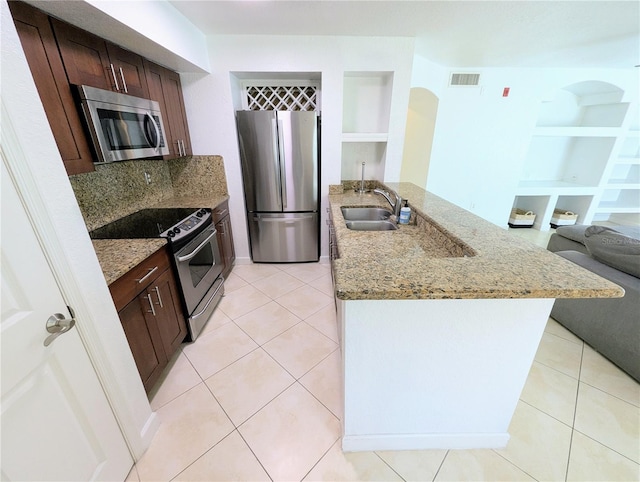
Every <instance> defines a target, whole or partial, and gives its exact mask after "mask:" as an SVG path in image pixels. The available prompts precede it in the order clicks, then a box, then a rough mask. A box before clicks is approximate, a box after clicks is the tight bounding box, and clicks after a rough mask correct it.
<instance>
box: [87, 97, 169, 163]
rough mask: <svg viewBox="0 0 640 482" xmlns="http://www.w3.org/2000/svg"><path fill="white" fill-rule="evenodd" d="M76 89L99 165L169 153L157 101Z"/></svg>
mask: <svg viewBox="0 0 640 482" xmlns="http://www.w3.org/2000/svg"><path fill="white" fill-rule="evenodd" d="M77 89H78V94H79V96H80V102H81V105H82V111H83V113H84V117H85V120H86V121H87V125H88V127H89V132H90V134H91V140H92V141H93V147H94V149H95V151H96V155H97V156H98V162H113V161H124V160H127V159H141V158H149V157H157V156H163V155H167V154H169V148H168V146H167V141H166V138H165V130H164V124H163V123H162V114H161V113H160V105H159V104H158V103H157V102H156V101H154V100H149V99H142V98H140V97H134V96H131V95H126V94H120V93H118V92H112V91H109V90H103V89H97V88H95V87H89V86H87V85H79V86H77Z"/></svg>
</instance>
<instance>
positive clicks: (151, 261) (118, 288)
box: [109, 248, 171, 310]
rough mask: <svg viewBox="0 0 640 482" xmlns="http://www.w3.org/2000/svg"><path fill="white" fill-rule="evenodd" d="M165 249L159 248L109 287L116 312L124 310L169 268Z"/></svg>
mask: <svg viewBox="0 0 640 482" xmlns="http://www.w3.org/2000/svg"><path fill="white" fill-rule="evenodd" d="M170 265H171V263H170V260H169V254H168V253H167V248H161V249H159V250H158V251H156V252H155V253H153V254H152V255H151V256H149V257H148V258H147V259H145V260H144V261H143V262H142V263H140V264H139V265H138V266H136V267H135V268H133V269H131V270H130V271H129V272H128V273H126V274H124V275H122V276H121V277H120V278H118V279H117V280H115V281H114V282H113V283H111V284H110V285H109V291H110V292H111V297H112V298H113V302H114V303H115V305H116V309H117V310H121V309H122V308H124V307H125V306H126V305H127V303H129V302H130V301H131V300H132V299H133V298H135V297H136V295H137V294H138V293H140V292H141V291H142V290H144V289H145V288H146V287H147V286H148V285H149V284H150V283H151V282H153V281H154V280H155V279H156V278H157V277H158V276H160V275H161V274H162V273H163V272H164V271H165V270H166V269H168V268H169V267H170Z"/></svg>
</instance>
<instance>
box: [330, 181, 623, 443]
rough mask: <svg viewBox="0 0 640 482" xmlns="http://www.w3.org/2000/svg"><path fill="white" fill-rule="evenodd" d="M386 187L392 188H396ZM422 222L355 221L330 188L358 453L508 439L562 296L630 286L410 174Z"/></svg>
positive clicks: (349, 412) (346, 422)
mask: <svg viewBox="0 0 640 482" xmlns="http://www.w3.org/2000/svg"><path fill="white" fill-rule="evenodd" d="M383 187H385V186H383ZM386 187H387V188H390V189H393V190H394V191H396V192H397V193H398V194H399V195H400V196H402V197H403V198H404V199H408V200H409V205H410V206H411V208H412V220H411V223H410V224H409V225H401V226H400V227H399V229H398V230H396V231H378V232H371V231H352V230H350V229H348V228H347V227H346V224H345V221H344V218H343V216H342V213H341V210H340V207H341V206H385V207H388V206H389V205H388V203H387V201H386V200H385V199H384V198H383V197H382V196H379V195H376V194H373V193H370V194H356V193H355V192H353V191H352V190H346V189H345V191H344V192H343V193H339V192H336V191H338V190H337V189H335V188H334V189H333V190H332V191H331V192H332V194H330V196H329V200H330V214H331V217H332V220H333V224H334V232H335V238H336V245H337V246H336V247H337V252H338V257H337V258H336V259H334V260H332V270H333V276H334V282H335V294H336V305H337V309H338V322H339V326H338V331H339V334H340V338H341V339H340V341H341V350H342V363H343V385H344V386H343V388H344V390H343V396H344V415H343V420H342V422H343V439H342V447H343V450H345V451H357V450H401V449H426V448H488V447H494V448H495V447H504V446H505V445H506V443H507V441H508V440H509V434H508V432H507V430H508V427H509V423H510V421H511V417H512V416H513V413H514V411H515V407H516V404H517V402H518V399H519V397H520V393H521V391H522V388H523V386H524V383H525V380H526V378H527V375H528V372H529V369H530V367H531V364H532V362H533V358H534V356H535V353H536V350H537V348H538V345H539V342H540V339H541V337H542V334H543V331H544V328H545V325H546V322H547V320H548V316H549V313H550V311H551V308H552V306H553V302H554V300H555V298H592V297H620V296H622V295H623V294H624V292H623V290H622V289H621V288H620V287H618V286H617V285H615V284H613V283H611V282H609V281H607V280H605V279H603V278H600V277H598V276H596V275H594V274H592V273H590V272H589V271H586V270H583V269H582V268H580V267H578V266H576V265H574V264H573V263H570V262H568V261H566V260H564V259H562V258H560V257H559V256H557V255H555V254H553V253H551V252H548V251H546V250H545V249H543V248H540V247H537V246H535V245H533V244H530V243H528V242H526V241H523V240H521V239H520V238H518V237H515V236H513V235H512V234H510V233H508V232H507V231H505V230H504V229H501V228H499V227H498V226H495V225H493V224H491V223H489V222H487V221H485V220H483V219H481V218H479V217H477V216H475V215H473V214H472V213H470V212H468V211H465V210H464V209H461V208H459V207H457V206H455V205H453V204H451V203H449V202H447V201H445V200H443V199H441V198H439V197H438V196H435V195H433V194H430V193H428V192H426V191H424V190H423V189H420V188H418V187H416V186H414V185H412V184H410V183H397V184H395V183H389V184H387V185H386Z"/></svg>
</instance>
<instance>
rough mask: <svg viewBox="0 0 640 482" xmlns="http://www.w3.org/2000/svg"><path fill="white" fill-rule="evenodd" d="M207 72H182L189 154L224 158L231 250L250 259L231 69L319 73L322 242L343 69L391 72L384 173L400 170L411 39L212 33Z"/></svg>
mask: <svg viewBox="0 0 640 482" xmlns="http://www.w3.org/2000/svg"><path fill="white" fill-rule="evenodd" d="M208 40H209V42H208V46H209V55H210V58H209V61H210V64H211V67H212V69H211V70H212V73H211V75H201V74H183V75H182V76H181V78H182V87H183V91H184V97H185V104H186V109H187V118H188V121H189V129H190V134H191V143H192V146H193V152H194V154H220V155H222V156H223V157H224V163H225V170H226V174H227V185H228V187H229V192H230V194H231V200H230V211H231V222H232V224H233V230H234V242H235V248H236V255H237V257H238V259H239V260H242V259H249V247H248V239H247V233H246V219H245V214H244V197H243V190H242V178H241V172H240V160H239V153H238V145H237V137H236V128H235V117H234V109H235V107H236V105H237V103H236V102H234V98H236V97H237V95H236V93H235V91H234V88H233V86H232V84H233V82H232V79H231V73H233V72H265V73H269V72H273V73H277V75H278V78H282V75H281V74H279V73H281V72H292V73H297V72H319V73H320V74H321V89H322V105H321V111H322V140H321V143H322V144H321V146H322V169H321V176H322V181H321V192H320V195H321V214H322V220H321V229H322V235H321V240H322V255H323V256H326V255H327V254H328V250H327V246H326V242H325V240H326V238H327V235H326V224H325V222H324V220H325V219H326V207H328V201H327V195H328V186H329V184H339V183H340V181H341V177H340V169H341V164H340V158H341V132H342V104H343V97H342V89H343V74H344V72H345V71H394V85H393V104H392V107H391V112H390V124H391V126H392V127H390V132H389V141H388V145H387V164H386V171H385V179H386V180H388V181H397V180H398V179H399V176H400V166H401V160H402V145H403V142H404V123H405V119H406V112H407V111H406V109H407V105H408V98H409V84H410V75H411V65H412V61H413V39H410V38H377V37H376V38H362V37H312V36H309V37H301V36H296V37H289V36H214V37H210V38H209V39H208Z"/></svg>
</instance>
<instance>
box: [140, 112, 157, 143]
mask: <svg viewBox="0 0 640 482" xmlns="http://www.w3.org/2000/svg"><path fill="white" fill-rule="evenodd" d="M144 117H145V120H149V122H150V123H151V125H152V126H153V130H154V132H155V142H153V139H149V133H148V132H147V129H146V128H145V129H144V132H145V134H146V135H147V140H148V141H151V142H152V144H155V146H153V148H154V149H158V148H159V147H160V129H158V126H157V125H156V121H155V120H153V117H152V116H151V114H149V113H148V112H145V113H144Z"/></svg>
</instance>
